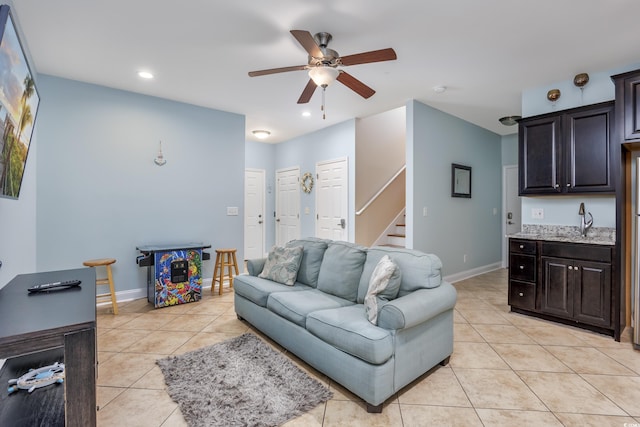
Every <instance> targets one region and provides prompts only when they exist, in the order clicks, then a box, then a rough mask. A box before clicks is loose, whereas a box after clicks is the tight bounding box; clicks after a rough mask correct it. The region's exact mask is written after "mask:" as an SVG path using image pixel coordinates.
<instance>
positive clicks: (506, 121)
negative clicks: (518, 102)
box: [498, 116, 522, 126]
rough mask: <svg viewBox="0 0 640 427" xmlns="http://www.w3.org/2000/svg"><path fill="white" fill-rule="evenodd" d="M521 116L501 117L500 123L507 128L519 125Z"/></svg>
mask: <svg viewBox="0 0 640 427" xmlns="http://www.w3.org/2000/svg"><path fill="white" fill-rule="evenodd" d="M521 118H522V117H521V116H505V117H500V118H499V119H498V121H499V122H500V123H502V124H503V125H505V126H513V125H517V124H518V120H520V119H521Z"/></svg>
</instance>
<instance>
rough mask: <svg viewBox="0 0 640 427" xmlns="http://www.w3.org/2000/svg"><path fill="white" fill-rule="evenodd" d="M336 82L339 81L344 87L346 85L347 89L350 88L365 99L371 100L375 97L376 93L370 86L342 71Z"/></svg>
mask: <svg viewBox="0 0 640 427" xmlns="http://www.w3.org/2000/svg"><path fill="white" fill-rule="evenodd" d="M336 80H338V81H339V82H340V83H342V84H343V85H345V86H346V87H348V88H349V89H351V90H352V91H354V92H355V93H357V94H358V95H360V96H361V97H363V98H365V99H367V98H371V96H373V94H374V93H376V91H375V90H373V89H371V88H370V87H369V86H367V85H366V84H364V83H362V82H361V81H360V80H358V79H356V78H355V77H353V76H352V75H351V74H349V73H345V72H344V71H342V70H340V75H339V76H338V78H337V79H336Z"/></svg>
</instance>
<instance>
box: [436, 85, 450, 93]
mask: <svg viewBox="0 0 640 427" xmlns="http://www.w3.org/2000/svg"><path fill="white" fill-rule="evenodd" d="M445 90H447V87H446V86H434V87H433V91H434V92H435V93H442V92H444V91H445Z"/></svg>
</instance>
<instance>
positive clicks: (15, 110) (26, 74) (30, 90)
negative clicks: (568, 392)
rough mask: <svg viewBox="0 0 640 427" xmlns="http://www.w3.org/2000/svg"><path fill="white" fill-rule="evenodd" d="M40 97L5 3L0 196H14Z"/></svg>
mask: <svg viewBox="0 0 640 427" xmlns="http://www.w3.org/2000/svg"><path fill="white" fill-rule="evenodd" d="M39 103H40V97H39V95H38V91H37V89H36V85H35V82H34V80H33V74H31V69H30V67H29V64H28V63H27V55H26V53H25V51H24V49H23V48H22V44H21V43H20V39H19V37H18V32H17V31H16V27H15V25H14V21H13V18H12V17H11V11H10V10H9V6H7V5H2V6H0V197H9V198H14V199H17V198H18V196H19V195H20V186H21V185H22V177H23V175H24V168H25V165H26V163H27V155H28V154H29V145H30V144H31V136H32V134H33V128H34V126H35V123H36V113H37V112H38V104H39Z"/></svg>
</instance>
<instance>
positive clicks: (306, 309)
mask: <svg viewBox="0 0 640 427" xmlns="http://www.w3.org/2000/svg"><path fill="white" fill-rule="evenodd" d="M347 305H353V303H352V302H351V301H347V300H345V299H342V298H339V297H336V296H333V295H329V294H325V293H324V292H321V291H318V290H317V289H309V290H306V291H300V292H275V293H273V294H271V295H270V296H269V298H268V299H267V308H268V309H269V310H270V311H272V312H273V313H276V314H277V315H279V316H280V317H283V318H285V319H287V320H289V321H291V322H293V323H295V324H296V325H298V326H301V327H303V328H304V327H305V326H306V321H307V315H308V314H309V313H311V312H314V311H317V310H324V309H327V308H338V307H344V306H347Z"/></svg>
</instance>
